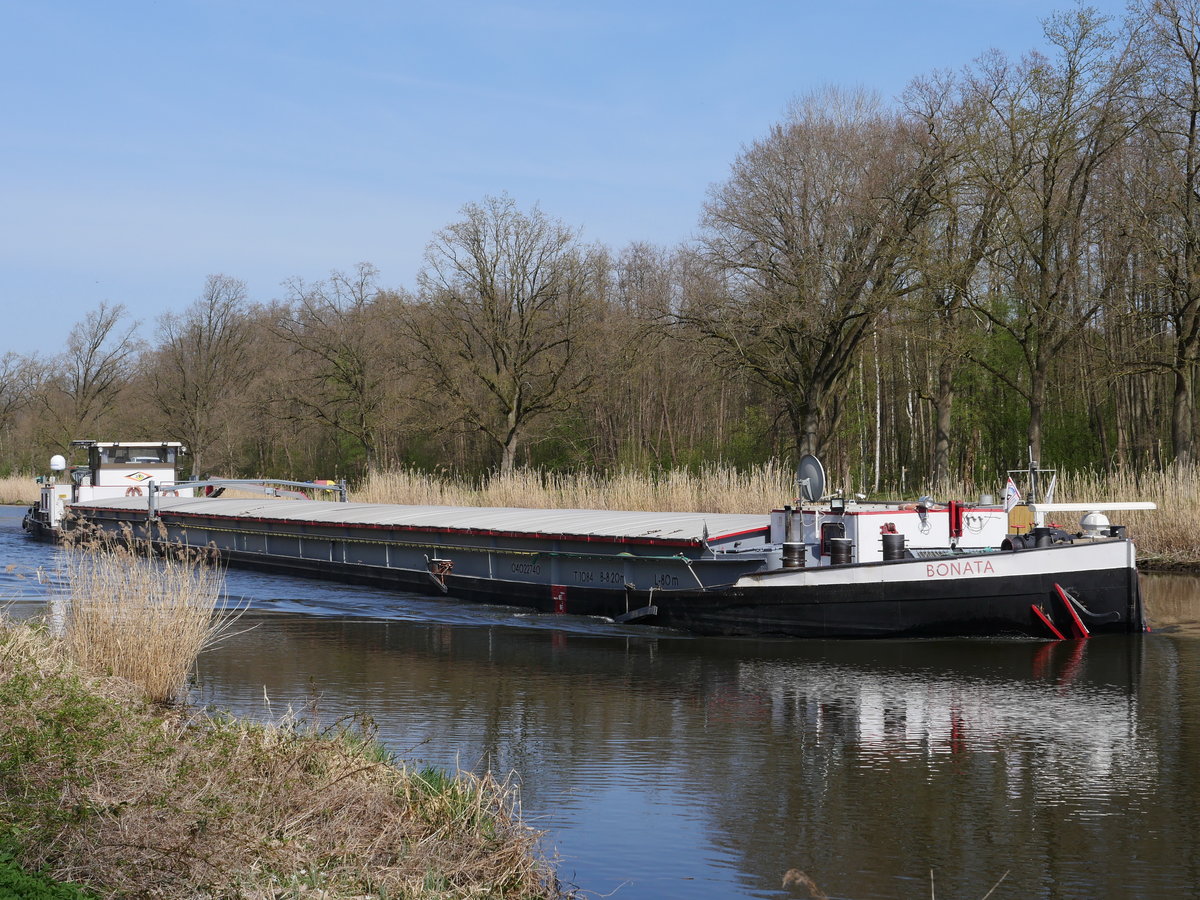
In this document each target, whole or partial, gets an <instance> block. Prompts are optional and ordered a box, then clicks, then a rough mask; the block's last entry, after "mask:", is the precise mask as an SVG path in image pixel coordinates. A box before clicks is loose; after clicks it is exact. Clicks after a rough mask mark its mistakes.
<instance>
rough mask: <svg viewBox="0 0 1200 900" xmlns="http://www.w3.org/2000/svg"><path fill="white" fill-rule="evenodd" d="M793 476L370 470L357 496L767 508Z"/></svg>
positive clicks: (769, 466) (725, 471)
mask: <svg viewBox="0 0 1200 900" xmlns="http://www.w3.org/2000/svg"><path fill="white" fill-rule="evenodd" d="M794 492H795V479H794V476H793V475H792V473H791V471H790V470H789V469H787V468H786V467H784V466H782V465H780V464H778V463H775V462H768V463H764V464H763V465H761V466H755V467H754V468H752V469H749V470H748V471H745V472H741V471H738V470H736V469H732V468H728V467H723V466H717V465H713V466H705V467H703V468H701V469H700V470H699V471H698V472H695V473H692V472H689V471H686V470H673V471H667V472H661V473H656V474H647V473H642V472H628V471H625V472H617V473H616V474H613V475H601V474H598V473H595V472H579V473H573V474H563V473H559V472H540V471H536V470H531V469H522V470H518V471H516V472H513V473H512V474H510V475H499V474H493V475H490V476H488V477H487V478H486V479H485V480H484V481H483V482H482V484H473V483H471V482H469V481H468V480H466V479H463V478H456V477H452V476H443V475H430V474H428V473H424V472H414V471H410V470H393V471H388V472H379V471H373V472H370V473H369V474H368V475H367V478H366V480H365V481H364V482H363V484H362V485H361V486H360V487H358V488H357V489H355V490H354V491H353V492H352V494H353V496H352V499H354V500H358V501H362V502H364V503H400V504H413V505H418V506H501V507H522V508H527V509H613V510H649V511H661V512H728V513H749V512H762V511H763V510H766V509H771V508H772V507H775V506H778V505H779V504H780V503H783V502H787V498H789V497H790V496H791V495H792V494H793V493H794Z"/></svg>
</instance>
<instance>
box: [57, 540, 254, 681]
mask: <svg viewBox="0 0 1200 900" xmlns="http://www.w3.org/2000/svg"><path fill="white" fill-rule="evenodd" d="M66 576H67V580H68V582H69V584H70V592H69V596H68V598H67V600H66V601H65V609H64V613H63V639H64V643H65V646H66V648H67V650H68V652H69V653H70V655H71V656H72V658H73V659H75V661H76V662H78V663H79V665H80V666H82V667H83V668H84V669H86V670H87V671H90V672H94V673H96V674H101V675H115V676H117V677H119V678H123V679H125V680H127V681H130V682H133V683H134V684H137V685H139V686H140V687H141V688H142V690H143V691H144V692H145V695H146V697H147V698H148V699H150V700H152V701H154V702H159V703H166V702H170V701H172V700H176V699H178V696H179V694H180V692H181V691H182V690H183V688H184V686H185V685H186V683H187V677H188V674H189V673H190V671H191V668H192V665H193V664H194V663H195V661H196V657H197V656H198V655H199V654H200V653H201V651H203V650H204V649H205V648H206V647H208V646H210V645H211V644H212V643H213V642H214V641H216V640H217V639H218V638H219V637H220V635H221V634H222V633H223V632H224V631H225V630H226V629H227V628H228V627H229V626H230V624H231V623H232V621H233V618H234V617H235V615H236V613H235V611H233V610H230V609H229V608H228V606H227V602H226V599H225V593H224V574H223V572H222V570H221V569H220V567H219V566H218V565H217V563H216V562H215V561H210V560H209V559H207V558H206V557H205V556H204V555H203V554H198V553H196V552H194V551H185V550H182V549H180V548H176V549H175V550H174V551H173V552H168V553H165V554H162V555H155V554H153V553H152V552H151V550H150V547H149V544H148V543H146V542H138V541H126V542H116V541H113V540H109V539H103V538H90V539H88V540H87V542H86V543H82V544H78V545H76V546H75V547H73V548H72V551H71V552H70V553H68V554H67V558H66Z"/></svg>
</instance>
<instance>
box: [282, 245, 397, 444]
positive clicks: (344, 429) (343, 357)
mask: <svg viewBox="0 0 1200 900" xmlns="http://www.w3.org/2000/svg"><path fill="white" fill-rule="evenodd" d="M288 287H289V289H290V294H291V297H290V303H289V305H288V306H287V308H286V309H285V310H283V311H282V313H281V315H280V316H279V318H278V319H277V321H276V326H275V329H276V333H277V334H278V335H279V336H280V337H282V338H283V339H284V340H285V341H286V342H287V343H288V344H289V345H290V346H291V347H292V350H293V352H294V353H295V354H296V355H297V359H296V360H295V362H296V374H297V377H296V379H295V380H294V381H293V383H292V387H293V390H291V391H289V392H288V393H287V394H286V395H285V396H284V397H283V398H281V399H283V400H285V401H286V404H287V407H288V410H289V411H287V412H284V413H283V414H284V415H298V416H299V417H301V418H304V419H306V420H309V421H313V422H317V423H321V424H323V425H325V426H328V427H330V428H332V429H333V430H334V432H335V433H340V434H342V435H346V436H348V437H349V438H351V439H353V441H354V442H355V443H356V444H357V445H358V447H359V448H361V450H362V453H363V456H364V457H365V460H364V461H365V464H366V466H367V467H371V466H374V465H375V464H376V461H377V458H378V453H379V446H380V441H381V439H382V433H383V429H384V428H385V426H386V421H385V410H386V408H387V402H388V398H389V397H390V396H391V392H392V387H393V385H394V383H395V379H396V376H397V374H398V372H399V371H400V368H401V367H402V365H403V362H404V361H403V359H402V358H401V356H400V354H399V353H397V352H396V347H395V346H394V345H395V340H396V332H395V327H394V324H393V322H394V320H395V319H396V315H395V309H396V308H397V307H398V306H402V305H403V303H404V297H403V296H402V295H400V294H398V293H396V292H392V291H384V290H382V289H381V288H380V287H379V270H378V269H376V268H375V267H374V266H372V265H371V264H370V263H365V262H364V263H359V264H358V265H357V266H356V267H355V268H354V271H353V272H348V273H347V272H333V273H332V274H331V275H330V277H329V278H328V280H325V281H318V282H316V283H314V284H305V283H304V282H302V281H300V280H299V279H296V280H293V281H291V282H289V284H288ZM291 410H295V411H296V412H291Z"/></svg>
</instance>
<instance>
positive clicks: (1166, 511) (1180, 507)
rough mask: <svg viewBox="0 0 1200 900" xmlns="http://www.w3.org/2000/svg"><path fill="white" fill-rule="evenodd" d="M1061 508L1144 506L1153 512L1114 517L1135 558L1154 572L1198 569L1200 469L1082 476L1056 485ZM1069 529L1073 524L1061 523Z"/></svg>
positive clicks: (1073, 476) (1096, 473)
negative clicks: (1097, 503) (1111, 503)
mask: <svg viewBox="0 0 1200 900" xmlns="http://www.w3.org/2000/svg"><path fill="white" fill-rule="evenodd" d="M1056 499H1058V500H1061V501H1063V502H1083V501H1087V500H1122V501H1125V500H1130V501H1136V500H1147V501H1150V502H1152V503H1156V504H1158V509H1155V510H1145V511H1142V510H1130V511H1128V512H1115V511H1114V512H1112V513H1109V514H1108V515H1109V518H1110V519H1112V520H1113V521H1114V522H1119V523H1121V524H1123V525H1127V526H1129V535H1130V536H1131V537H1132V538H1133V541H1134V543H1135V544H1137V548H1138V558H1139V559H1140V560H1141V561H1143V562H1145V563H1148V564H1149V565H1151V566H1154V567H1162V568H1172V567H1187V568H1193V567H1196V566H1200V531H1198V528H1200V467H1197V466H1173V467H1171V468H1169V469H1167V470H1166V471H1162V472H1153V471H1151V472H1131V471H1128V470H1120V471H1116V472H1107V473H1100V472H1083V473H1076V474H1072V475H1068V476H1066V477H1064V478H1062V479H1060V482H1059V493H1058V496H1057V498H1056ZM1063 524H1064V526H1067V527H1069V526H1070V524H1071V523H1067V522H1064V523H1063Z"/></svg>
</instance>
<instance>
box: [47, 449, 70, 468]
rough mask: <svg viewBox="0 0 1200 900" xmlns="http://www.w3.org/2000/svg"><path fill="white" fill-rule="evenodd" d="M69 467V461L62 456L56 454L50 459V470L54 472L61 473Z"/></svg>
mask: <svg viewBox="0 0 1200 900" xmlns="http://www.w3.org/2000/svg"><path fill="white" fill-rule="evenodd" d="M66 467H67V460H66V458H65V457H63V456H62V455H60V454H58V453H55V454H54V455H53V456H52V457H50V469H51V471H54V472H61V471H62V470H63V469H65V468H66Z"/></svg>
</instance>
